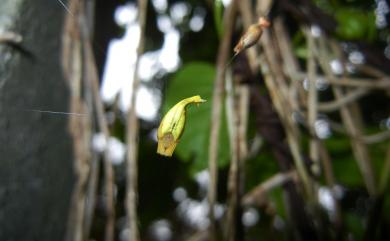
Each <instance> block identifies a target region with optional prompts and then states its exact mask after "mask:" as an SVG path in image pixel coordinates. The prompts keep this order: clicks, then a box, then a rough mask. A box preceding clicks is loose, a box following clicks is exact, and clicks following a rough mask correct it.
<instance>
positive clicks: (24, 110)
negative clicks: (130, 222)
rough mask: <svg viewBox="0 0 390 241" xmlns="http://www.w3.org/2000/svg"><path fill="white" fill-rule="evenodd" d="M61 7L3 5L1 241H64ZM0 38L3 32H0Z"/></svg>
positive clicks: (16, 0) (67, 156) (67, 175)
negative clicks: (10, 37) (7, 35)
mask: <svg viewBox="0 0 390 241" xmlns="http://www.w3.org/2000/svg"><path fill="white" fill-rule="evenodd" d="M63 13H64V8H63V7H62V6H61V5H60V4H59V3H58V2H57V1H47V0H34V1H31V0H2V1H1V3H0V30H7V31H12V32H14V33H17V34H20V35H21V36H22V38H23V40H22V42H21V43H20V44H15V43H11V44H10V43H5V42H2V43H0V240H39V241H46V240H47V241H51V240H63V236H64V232H65V229H66V223H67V222H66V221H67V217H68V209H69V201H70V196H71V191H72V185H73V179H74V178H73V171H72V165H73V161H72V160H73V151H72V145H71V139H70V135H69V134H68V130H67V129H68V117H67V116H63V115H54V114H47V113H40V112H36V111H29V110H31V109H39V110H52V111H67V109H68V96H69V94H68V87H67V85H66V83H65V80H64V77H63V75H62V70H61V65H60V46H61V32H62V23H63ZM0 35H1V33H0Z"/></svg>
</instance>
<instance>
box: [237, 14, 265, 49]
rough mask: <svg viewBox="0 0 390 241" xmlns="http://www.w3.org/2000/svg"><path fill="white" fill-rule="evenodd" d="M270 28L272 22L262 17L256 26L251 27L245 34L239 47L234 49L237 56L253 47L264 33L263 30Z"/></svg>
mask: <svg viewBox="0 0 390 241" xmlns="http://www.w3.org/2000/svg"><path fill="white" fill-rule="evenodd" d="M269 26H270V22H268V21H267V20H266V19H265V18H263V17H260V18H259V20H258V22H257V23H256V24H252V25H251V26H249V28H248V30H247V31H246V32H245V34H244V35H243V36H242V37H241V38H240V41H238V43H237V45H236V46H235V47H234V52H235V54H236V55H237V54H238V53H240V52H241V51H243V50H245V49H247V48H250V47H252V46H253V45H255V44H256V43H257V41H259V39H260V37H261V34H262V33H263V29H265V28H268V27H269Z"/></svg>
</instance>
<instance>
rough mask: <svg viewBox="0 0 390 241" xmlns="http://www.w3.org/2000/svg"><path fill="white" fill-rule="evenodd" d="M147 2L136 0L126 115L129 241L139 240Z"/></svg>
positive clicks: (146, 0)
mask: <svg viewBox="0 0 390 241" xmlns="http://www.w3.org/2000/svg"><path fill="white" fill-rule="evenodd" d="M147 6H148V0H138V12H139V13H138V22H139V25H140V39H139V43H138V48H137V58H136V62H135V67H134V74H133V85H132V91H133V92H132V94H131V100H130V103H131V106H130V110H129V112H128V114H127V129H126V137H127V138H126V139H127V168H126V175H127V186H126V188H127V190H126V194H127V195H126V208H127V219H128V225H129V228H130V233H131V235H129V241H138V240H140V235H139V231H138V225H137V222H138V217H137V199H138V136H139V123H138V118H137V114H136V106H137V104H136V95H137V93H138V89H139V84H140V79H139V75H138V68H139V62H140V56H141V54H142V53H143V52H144V42H145V27H146V15H147Z"/></svg>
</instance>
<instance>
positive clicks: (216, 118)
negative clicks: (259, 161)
mask: <svg viewBox="0 0 390 241" xmlns="http://www.w3.org/2000/svg"><path fill="white" fill-rule="evenodd" d="M235 12H236V0H233V1H232V2H231V3H230V5H229V6H228V7H227V9H226V10H225V14H224V33H223V38H222V42H221V44H220V46H219V49H218V57H217V73H216V77H215V82H214V90H213V104H212V110H211V111H212V112H211V128H210V129H211V130H210V144H209V173H210V183H209V190H208V202H209V218H210V227H209V240H210V241H215V240H216V226H215V225H216V224H215V215H214V206H215V203H216V200H217V181H218V158H217V155H218V140H219V129H220V127H221V112H222V98H223V92H224V80H225V66H226V63H227V60H228V58H229V52H230V42H231V40H230V38H231V35H232V32H233V24H234V16H235Z"/></svg>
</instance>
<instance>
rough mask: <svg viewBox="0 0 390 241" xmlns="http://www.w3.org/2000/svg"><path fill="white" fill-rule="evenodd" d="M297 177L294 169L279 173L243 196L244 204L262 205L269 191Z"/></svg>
mask: <svg viewBox="0 0 390 241" xmlns="http://www.w3.org/2000/svg"><path fill="white" fill-rule="evenodd" d="M296 178H297V173H296V171H294V170H293V171H289V172H284V173H277V174H275V175H273V176H272V177H270V178H268V179H267V180H265V181H264V182H262V183H260V184H259V185H257V186H256V187H254V188H253V189H252V190H251V191H249V192H248V193H247V194H245V196H244V197H243V198H242V203H243V204H244V205H254V204H257V205H259V206H262V205H263V204H264V200H265V197H266V195H267V193H268V192H270V191H271V190H273V189H274V188H277V187H280V186H282V185H283V184H284V183H286V182H288V181H291V180H294V179H296Z"/></svg>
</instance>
